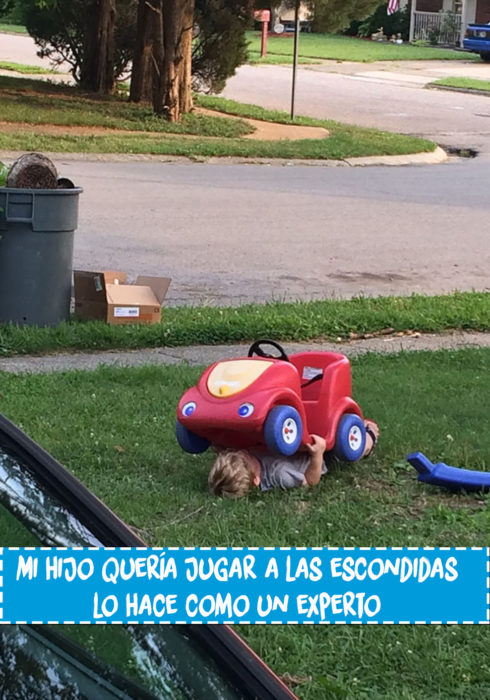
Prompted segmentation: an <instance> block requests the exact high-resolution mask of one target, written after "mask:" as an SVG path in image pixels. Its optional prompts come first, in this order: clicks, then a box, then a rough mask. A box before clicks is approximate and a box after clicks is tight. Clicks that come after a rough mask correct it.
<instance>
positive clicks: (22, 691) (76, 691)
mask: <svg viewBox="0 0 490 700" xmlns="http://www.w3.org/2000/svg"><path fill="white" fill-rule="evenodd" d="M1 436H2V433H1V431H0V531H1V532H2V542H1V544H2V546H6V547H8V546H36V545H37V546H81V545H84V546H99V545H101V542H100V540H99V538H98V537H96V536H95V535H94V534H93V533H92V532H91V531H90V530H89V529H88V528H87V527H86V525H84V524H82V523H81V522H80V521H79V520H78V518H77V517H76V516H75V515H73V513H72V512H71V511H70V509H69V508H67V507H66V506H65V505H64V504H63V503H62V502H61V500H58V499H57V498H56V497H55V496H53V495H52V493H50V491H49V490H48V489H47V488H46V487H45V486H43V484H42V481H40V480H39V479H38V477H37V476H36V475H35V474H34V473H33V472H32V470H31V468H30V465H29V464H28V460H25V459H24V458H23V457H22V456H21V455H19V454H18V453H16V452H15V451H12V449H11V446H9V444H8V443H6V444H2V439H1ZM185 630H186V628H185V627H183V628H180V627H171V626H152V627H149V626H144V627H143V626H142V627H139V626H119V625H118V626H115V625H107V626H89V625H87V626H85V625H82V626H77V625H73V626H34V627H33V626H27V625H20V626H19V625H2V626H0V687H1V689H2V693H1V697H2V698H3V699H4V700H9V699H10V698H12V700H13V699H14V698H15V700H19V699H24V698H25V699H28V698H66V699H68V700H70V699H71V698H90V699H93V698H97V699H98V700H99V699H104V698H114V697H117V698H127V699H128V698H134V699H135V700H136V699H138V700H145V698H165V699H167V698H168V699H169V700H170V699H171V700H179V698H213V700H214V699H216V700H220V699H221V700H236V699H237V698H242V697H245V696H244V695H243V694H242V692H241V691H239V690H237V689H236V688H235V687H234V686H233V685H232V684H231V683H230V682H229V681H228V679H227V678H225V677H223V673H222V671H221V669H220V668H219V667H218V665H217V664H216V663H215V662H214V660H213V659H211V658H210V657H209V656H208V655H207V654H205V653H204V652H203V650H202V649H201V648H200V647H198V645H197V643H196V642H195V641H194V640H193V639H191V638H190V637H189V636H188V635H187V634H186V632H185Z"/></svg>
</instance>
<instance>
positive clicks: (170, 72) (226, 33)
mask: <svg viewBox="0 0 490 700" xmlns="http://www.w3.org/2000/svg"><path fill="white" fill-rule="evenodd" d="M250 17H251V8H250V0H195V2H194V0H139V5H138V30H137V40H136V47H135V54H134V59H133V72H132V77H131V89H130V99H131V100H133V101H136V102H137V101H139V100H144V99H151V100H152V102H153V108H154V111H155V112H156V113H157V114H161V115H164V116H165V117H167V118H168V119H170V120H173V121H175V120H178V119H180V117H181V115H182V114H183V113H185V112H188V111H190V109H191V108H192V97H191V96H192V92H191V88H194V89H196V90H200V91H203V90H205V91H219V90H220V89H222V87H223V85H224V82H225V80H226V78H228V77H229V76H230V75H233V72H234V71H235V68H236V67H237V66H238V65H240V63H243V62H244V61H245V60H246V41H245V29H246V26H247V23H248V22H249V19H250Z"/></svg>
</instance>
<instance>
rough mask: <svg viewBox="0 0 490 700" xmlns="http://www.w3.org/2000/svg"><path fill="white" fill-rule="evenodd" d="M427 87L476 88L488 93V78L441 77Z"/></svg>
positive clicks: (489, 89)
mask: <svg viewBox="0 0 490 700" xmlns="http://www.w3.org/2000/svg"><path fill="white" fill-rule="evenodd" d="M429 87H440V88H445V87H449V88H457V89H459V90H478V91H479V92H487V93H489V94H490V80H478V79H477V78H458V77H454V78H452V77H451V78H441V79H440V80H435V81H434V82H433V83H430V84H429Z"/></svg>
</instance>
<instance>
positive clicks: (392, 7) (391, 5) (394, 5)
mask: <svg viewBox="0 0 490 700" xmlns="http://www.w3.org/2000/svg"><path fill="white" fill-rule="evenodd" d="M398 5H399V0H389V2H388V9H387V12H388V14H389V15H392V14H393V13H394V12H396V11H397V10H398Z"/></svg>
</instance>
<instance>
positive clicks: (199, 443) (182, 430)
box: [175, 421, 211, 455]
mask: <svg viewBox="0 0 490 700" xmlns="http://www.w3.org/2000/svg"><path fill="white" fill-rule="evenodd" d="M175 435H176V437H177V442H178V443H179V445H180V446H181V447H182V449H183V450H184V451H185V452H190V453H191V454H193V455H197V454H199V453H200V452H205V451H206V450H207V449H208V447H209V446H210V444H211V443H210V442H209V440H206V438H202V437H200V436H199V435H196V434H195V433H192V432H191V431H190V430H188V429H187V428H186V427H185V425H182V423H180V422H179V421H177V423H176V425H175Z"/></svg>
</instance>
